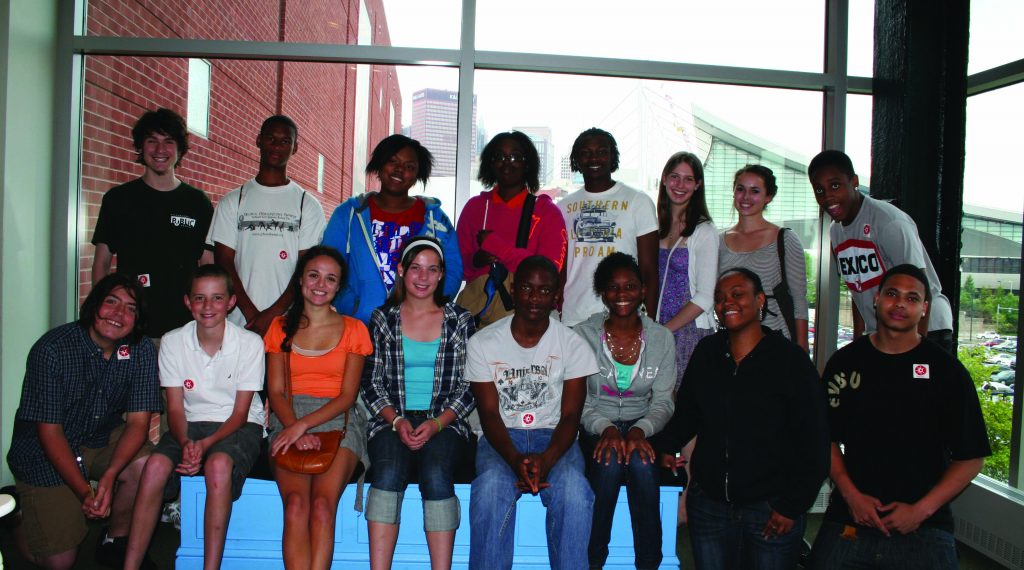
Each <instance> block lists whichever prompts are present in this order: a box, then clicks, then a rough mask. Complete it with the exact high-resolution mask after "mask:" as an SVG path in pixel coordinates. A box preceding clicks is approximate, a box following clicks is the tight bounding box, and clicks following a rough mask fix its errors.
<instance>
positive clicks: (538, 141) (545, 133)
mask: <svg viewBox="0 0 1024 570" xmlns="http://www.w3.org/2000/svg"><path fill="white" fill-rule="evenodd" d="M515 130H517V131H522V132H523V133H524V134H525V135H526V136H528V137H530V140H531V141H533V146H535V147H537V156H538V158H540V173H539V175H538V178H539V179H540V185H541V186H545V185H547V184H548V183H550V182H551V181H552V180H553V179H554V178H555V177H556V172H555V148H554V146H553V145H552V144H551V128H549V127H516V128H515Z"/></svg>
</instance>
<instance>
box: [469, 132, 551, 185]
mask: <svg viewBox="0 0 1024 570" xmlns="http://www.w3.org/2000/svg"><path fill="white" fill-rule="evenodd" d="M506 140H512V141H515V143H516V144H518V145H519V147H520V148H522V149H523V155H524V156H525V157H526V165H525V167H526V168H525V172H524V173H523V179H524V181H525V182H526V187H527V188H529V189H530V192H536V191H537V190H538V189H540V156H539V155H538V154H537V147H535V146H534V145H533V141H532V140H530V137H529V136H527V135H526V133H523V132H520V131H508V132H504V133H498V134H497V135H494V138H492V139H491V140H490V142H488V143H487V146H485V147H484V150H483V151H481V152H480V173H479V174H478V175H477V177H476V179H477V180H479V181H480V183H481V184H483V185H484V187H485V188H491V187H493V186H494V185H495V184H496V183H497V181H498V173H497V172H496V171H495V169H494V158H495V157H496V156H498V153H499V152H500V150H499V148H500V147H501V143H502V142H503V141H506Z"/></svg>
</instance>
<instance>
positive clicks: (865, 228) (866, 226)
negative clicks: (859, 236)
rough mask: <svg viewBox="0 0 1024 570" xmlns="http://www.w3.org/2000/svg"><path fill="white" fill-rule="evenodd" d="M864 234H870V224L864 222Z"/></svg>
mask: <svg viewBox="0 0 1024 570" xmlns="http://www.w3.org/2000/svg"><path fill="white" fill-rule="evenodd" d="M864 235H866V236H868V235H871V224H864Z"/></svg>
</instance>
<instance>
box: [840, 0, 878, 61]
mask: <svg viewBox="0 0 1024 570" xmlns="http://www.w3.org/2000/svg"><path fill="white" fill-rule="evenodd" d="M849 6H850V8H849V10H850V12H849V13H850V28H849V32H848V34H849V37H848V42H847V45H848V46H849V49H848V51H847V65H846V70H847V73H849V74H850V75H860V76H863V77H871V76H872V75H874V67H873V66H874V55H875V2H874V0H852V1H851V2H850V3H849Z"/></svg>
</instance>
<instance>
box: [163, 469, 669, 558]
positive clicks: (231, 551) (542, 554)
mask: <svg viewBox="0 0 1024 570" xmlns="http://www.w3.org/2000/svg"><path fill="white" fill-rule="evenodd" d="M679 491H680V488H679V487H662V488H661V520H662V552H663V554H664V561H663V562H662V566H661V567H662V568H678V567H679V560H678V559H677V558H676V553H675V550H676V515H677V505H678V496H679ZM455 494H456V495H457V496H458V497H459V501H460V502H461V503H462V526H461V527H460V528H459V530H458V532H457V533H456V534H455V553H454V567H456V568H465V567H466V566H467V564H468V562H469V485H468V484H457V485H456V486H455ZM355 496H356V486H355V485H354V484H353V485H349V486H348V487H347V488H346V489H345V492H344V494H343V495H342V497H341V504H340V505H339V507H338V521H337V529H336V531H335V541H334V564H333V566H332V567H333V568H339V569H340V568H346V569H350V568H367V567H369V552H370V549H369V539H368V537H367V530H366V521H365V520H364V519H363V514H362V513H361V512H357V511H355V510H353V508H352V507H353V505H354V503H355ZM205 502H206V483H205V482H204V480H203V478H202V477H183V478H182V479H181V546H180V547H179V548H178V558H177V565H176V567H177V568H178V569H179V570H183V569H201V568H202V567H203V510H204V506H205ZM544 513H545V509H544V506H543V505H542V504H541V502H540V497H535V496H531V495H525V496H524V497H523V498H522V499H520V501H519V508H518V512H517V516H516V553H515V565H514V568H548V567H549V565H548V554H547V540H546V537H545V534H544ZM402 520H403V521H404V524H403V525H402V527H401V530H400V531H399V534H398V546H397V547H396V548H395V558H394V568H410V569H412V568H416V569H420V568H422V569H429V568H430V557H429V555H428V553H427V545H426V539H425V537H424V534H423V507H422V503H421V502H420V494H419V489H418V488H417V487H416V486H415V485H410V486H409V489H408V490H407V491H406V493H405V501H404V503H403V506H402ZM283 524H284V514H283V511H282V507H281V496H280V495H279V494H278V491H277V485H276V484H275V483H274V482H273V481H265V480H261V479H248V480H246V482H245V487H244V489H243V491H242V496H241V497H240V498H239V499H238V501H236V502H235V504H234V509H233V510H232V512H231V521H230V523H229V524H228V534H227V542H226V544H225V549H224V564H223V566H222V567H223V568H225V569H229V570H230V569H242V570H264V569H271V568H272V569H274V570H278V569H280V568H282V567H283V563H282V560H281V530H282V526H283ZM633 567H634V566H633V533H632V531H631V529H630V522H629V506H628V505H627V504H626V493H625V490H622V491H621V492H620V494H619V500H618V504H617V506H616V508H615V521H614V523H613V525H612V540H611V544H610V545H609V556H608V563H607V565H606V566H605V568H609V569H612V568H622V569H627V568H633Z"/></svg>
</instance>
